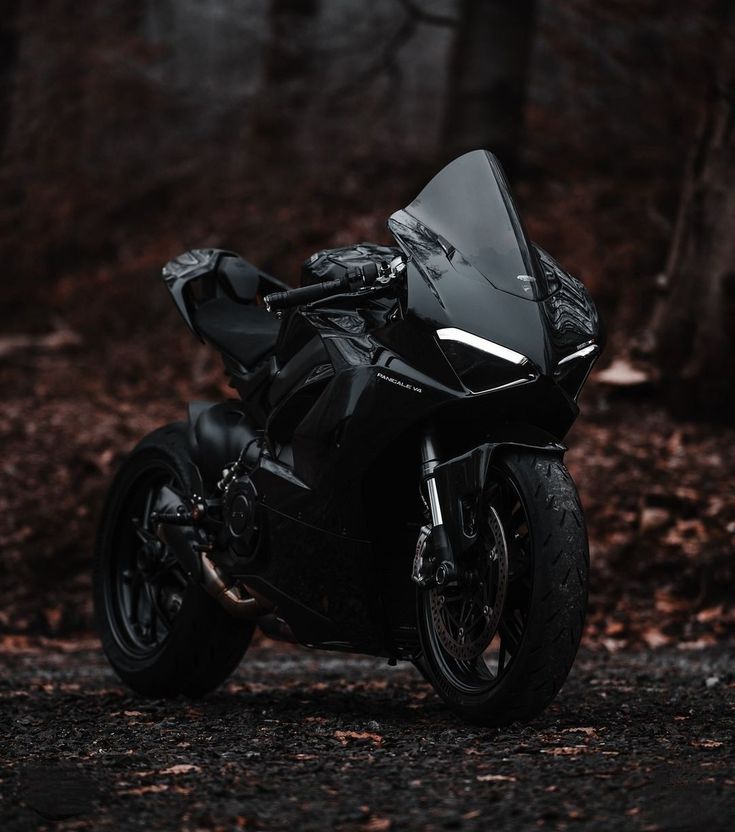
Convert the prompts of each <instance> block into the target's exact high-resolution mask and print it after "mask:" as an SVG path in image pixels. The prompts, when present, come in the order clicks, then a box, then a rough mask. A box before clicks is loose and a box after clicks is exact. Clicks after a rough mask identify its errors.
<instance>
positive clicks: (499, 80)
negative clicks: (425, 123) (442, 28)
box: [444, 0, 534, 176]
mask: <svg viewBox="0 0 735 832" xmlns="http://www.w3.org/2000/svg"><path fill="white" fill-rule="evenodd" d="M533 9H534V0H517V2H513V3H509V2H507V0H461V3H460V19H459V24H458V29H457V34H456V38H455V43H454V49H453V53H452V58H451V64H450V68H449V84H448V91H447V94H448V107H447V116H446V122H445V127H444V146H445V151H446V154H447V157H448V158H454V157H456V156H458V155H460V154H461V153H464V152H466V151H468V150H476V149H477V148H485V149H486V150H492V152H493V153H495V154H496V155H497V156H498V158H499V159H500V161H501V162H502V164H503V167H504V168H505V170H506V172H507V173H508V174H509V175H510V176H513V174H514V173H515V171H516V170H517V167H518V158H519V144H520V140H521V130H522V127H523V109H524V103H525V94H526V77H527V73H528V64H529V58H530V53H531V35H532V30H533Z"/></svg>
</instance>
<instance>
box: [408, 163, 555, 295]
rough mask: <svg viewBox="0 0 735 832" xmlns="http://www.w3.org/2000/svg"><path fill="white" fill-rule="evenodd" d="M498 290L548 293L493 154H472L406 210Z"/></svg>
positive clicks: (439, 176)
mask: <svg viewBox="0 0 735 832" xmlns="http://www.w3.org/2000/svg"><path fill="white" fill-rule="evenodd" d="M405 211H406V213H408V214H410V215H411V216H412V217H414V219H416V220H418V222H420V223H421V225H423V226H425V228H427V229H428V230H429V231H431V232H432V233H433V234H434V235H436V236H437V238H438V239H439V241H440V243H441V245H442V247H443V248H444V250H445V252H446V253H447V257H448V258H449V259H450V260H451V259H452V258H453V257H456V256H457V254H459V255H461V256H462V257H463V258H464V259H465V260H467V262H469V263H470V264H471V265H472V266H473V267H474V268H475V269H477V271H479V272H480V274H482V275H483V276H484V277H486V278H487V279H488V280H489V281H490V282H491V283H492V284H493V286H495V287H496V288H497V289H502V290H503V291H505V292H511V293H512V294H514V295H517V296H519V297H525V298H529V299H538V298H542V297H545V296H546V295H548V294H549V287H548V286H547V285H546V278H545V275H544V272H543V270H542V269H541V268H539V267H538V266H537V264H536V263H535V262H534V259H535V258H534V255H533V254H532V252H531V249H530V247H529V245H528V240H527V239H526V236H525V233H524V231H523V226H522V225H521V221H520V217H519V216H518V212H517V210H516V208H515V205H514V203H513V198H512V196H511V194H510V191H509V189H508V185H507V183H506V181H505V177H504V176H503V172H502V170H501V168H500V165H499V164H498V162H497V160H496V158H495V157H494V156H493V155H492V153H488V152H487V151H485V150H474V151H472V152H471V153H467V154H465V155H464V156H460V157H459V159H455V160H454V161H453V162H451V163H450V164H448V165H447V166H446V167H445V168H443V169H442V170H441V171H440V172H439V173H438V174H437V175H436V176H435V177H434V178H433V179H432V180H431V182H429V184H428V185H427V186H426V187H425V188H424V189H423V191H421V193H420V194H419V195H418V196H417V197H416V199H414V201H413V202H412V203H411V204H410V205H409V206H408V207H407V208H406V209H405Z"/></svg>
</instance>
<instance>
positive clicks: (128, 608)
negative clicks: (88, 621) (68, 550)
mask: <svg viewBox="0 0 735 832" xmlns="http://www.w3.org/2000/svg"><path fill="white" fill-rule="evenodd" d="M190 471H191V465H190V461H189V457H188V449H187V442H186V434H185V431H184V428H183V426H181V425H178V424H174V425H168V426H166V427H164V428H161V429H159V430H157V431H154V433H152V434H150V435H149V436H148V437H146V438H145V439H144V440H143V441H142V442H141V443H140V444H139V445H138V447H137V448H136V449H135V450H134V451H133V453H132V454H131V455H130V456H129V457H128V459H127V460H126V461H125V462H124V463H123V465H122V467H121V469H120V470H119V471H118V473H117V476H116V477H115V479H114V481H113V483H112V486H111V488H110V491H109V493H108V496H107V502H106V504H105V508H104V510H103V514H102V520H101V523H100V527H99V532H98V537H97V546H96V551H95V561H94V602H95V618H96V622H97V629H98V632H99V634H100V639H101V641H102V646H103V648H104V651H105V653H106V655H107V658H108V660H109V661H110V664H111V665H112V667H113V669H114V670H115V672H116V673H117V675H118V676H119V677H120V678H121V679H122V680H123V681H124V682H126V683H127V684H128V685H129V686H130V687H131V688H133V689H134V690H135V691H137V692H138V693H141V694H144V695H146V696H153V697H171V696H176V695H178V694H181V693H183V694H187V695H190V696H199V695H202V694H204V693H207V692H208V691H210V690H212V689H213V688H215V687H217V686H218V685H219V684H220V683H221V682H223V681H224V680H225V679H226V678H227V677H228V676H229V675H230V673H231V672H232V671H233V670H234V669H235V667H236V666H237V664H238V663H239V661H240V659H241V658H242V656H243V654H244V653H245V651H246V650H247V647H248V645H249V643H250V639H251V637H252V634H253V630H254V626H255V625H254V624H252V623H250V622H243V621H239V620H236V619H233V618H231V617H230V616H228V615H227V613H226V612H225V610H224V609H223V608H222V607H221V606H220V605H219V604H218V603H217V602H216V601H215V600H214V599H213V598H211V597H210V596H209V595H207V594H206V593H205V592H204V590H203V589H201V587H199V586H196V585H194V584H192V583H191V582H190V581H189V579H188V578H187V576H186V575H185V573H184V571H183V570H182V568H181V567H180V566H179V565H178V562H177V560H176V558H175V557H174V555H173V553H172V552H170V551H168V550H167V548H166V547H165V546H164V545H163V544H162V543H161V542H160V541H159V540H158V538H157V537H156V535H155V534H154V533H153V529H152V527H151V523H150V515H151V510H152V507H153V505H154V504H155V500H156V496H157V494H158V492H159V490H160V489H161V487H162V486H164V485H168V486H170V487H171V488H173V489H175V490H176V491H179V492H181V493H182V494H190V493H191V492H192V489H193V483H192V482H191V481H190Z"/></svg>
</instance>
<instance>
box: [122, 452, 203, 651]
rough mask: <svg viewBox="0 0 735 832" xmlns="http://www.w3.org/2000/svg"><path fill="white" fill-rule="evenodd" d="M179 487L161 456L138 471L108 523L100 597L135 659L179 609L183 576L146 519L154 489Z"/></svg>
mask: <svg viewBox="0 0 735 832" xmlns="http://www.w3.org/2000/svg"><path fill="white" fill-rule="evenodd" d="M164 485H168V486H170V487H172V488H174V489H176V490H179V489H180V483H179V479H178V477H177V475H176V473H175V472H174V471H173V469H171V468H170V467H169V466H167V465H166V464H165V463H163V462H162V461H156V462H154V463H151V464H150V465H149V466H147V467H146V468H144V469H143V470H141V471H138V472H137V474H136V476H135V478H134V480H133V482H132V483H131V484H130V485H129V486H128V489H127V492H126V495H125V497H124V499H123V500H122V501H121V503H120V508H119V510H118V512H117V515H116V516H115V518H114V520H113V524H112V534H111V535H110V538H109V540H110V544H109V546H110V548H109V560H108V564H107V570H106V578H107V580H106V582H105V598H106V604H107V615H108V619H109V622H110V626H111V630H112V633H113V636H114V638H115V641H116V642H117V644H118V646H119V647H120V648H121V649H122V650H123V651H124V652H125V653H127V654H128V655H130V656H132V657H135V658H138V659H140V658H147V657H149V656H152V655H154V654H155V653H157V652H158V651H160V649H161V648H162V647H163V645H164V643H165V642H166V639H167V638H168V635H169V633H170V631H171V627H172V625H173V622H174V619H175V618H176V616H177V615H178V613H179V610H180V608H181V605H182V602H183V597H184V593H185V591H186V587H187V579H186V576H185V574H184V571H183V570H182V568H181V567H180V566H179V564H178V562H177V560H176V558H175V557H174V555H173V554H172V553H171V552H170V551H169V550H168V549H167V548H166V547H165V546H164V545H163V543H161V541H160V540H159V539H158V537H157V536H156V534H155V531H154V529H153V527H152V524H151V512H152V511H153V507H154V505H155V501H156V497H157V495H158V493H159V491H160V489H161V488H162V487H163V486H164Z"/></svg>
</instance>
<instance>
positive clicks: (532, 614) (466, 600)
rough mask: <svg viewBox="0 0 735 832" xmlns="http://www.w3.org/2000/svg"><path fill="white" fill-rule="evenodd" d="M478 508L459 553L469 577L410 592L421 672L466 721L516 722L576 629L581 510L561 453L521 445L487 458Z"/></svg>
mask: <svg viewBox="0 0 735 832" xmlns="http://www.w3.org/2000/svg"><path fill="white" fill-rule="evenodd" d="M479 515H480V516H479V522H480V523H483V524H484V525H483V526H481V527H480V538H479V540H478V544H477V545H476V546H474V547H473V549H472V550H470V551H468V552H467V553H463V558H464V559H465V562H464V564H463V567H464V569H465V570H469V573H470V574H471V575H475V576H477V577H475V579H474V585H472V584H470V588H469V589H468V588H466V587H465V588H463V589H461V590H456V591H454V593H453V592H452V591H451V590H449V591H447V590H442V589H434V590H421V589H420V590H418V598H417V605H418V606H417V613H418V624H419V638H420V642H421V647H422V653H423V655H422V658H421V660H420V663H421V670H422V672H423V673H424V675H425V676H426V677H427V678H428V680H429V681H430V682H431V684H432V685H433V687H434V688H435V689H436V690H437V692H438V693H439V694H440V696H441V697H442V698H443V699H444V700H445V701H446V702H447V703H448V704H449V705H450V707H451V708H452V709H453V710H455V711H456V712H457V713H458V714H460V715H461V716H462V717H463V718H465V719H467V720H469V721H472V722H476V723H481V724H484V725H495V726H500V725H508V724H510V723H512V722H516V721H521V722H526V721H529V720H531V719H532V718H533V717H535V716H537V715H538V714H539V713H540V712H541V711H543V710H544V708H546V707H547V706H548V705H549V703H550V702H551V701H552V700H553V699H554V697H555V696H556V694H557V693H558V692H559V690H560V688H561V686H562V684H563V683H564V680H565V679H566V677H567V675H568V674H569V671H570V669H571V666H572V663H573V661H574V657H575V655H576V653H577V648H578V647H579V642H580V639H581V636H582V630H583V627H584V620H585V614H586V608H587V584H588V574H589V552H588V546H587V534H586V530H585V525H584V518H583V514H582V509H581V506H580V503H579V497H578V495H577V491H576V488H575V486H574V483H573V481H572V478H571V476H570V475H569V472H568V471H567V469H566V468H565V467H564V464H563V463H562V461H561V460H560V459H558V458H557V457H555V456H552V455H549V454H543V453H539V454H534V453H531V452H528V451H525V450H524V451H518V452H512V453H510V454H507V455H505V456H503V457H502V458H500V460H499V461H496V462H494V463H493V467H492V468H491V470H490V472H489V475H488V481H487V483H486V487H485V491H484V493H483V497H482V500H481V505H480V510H479ZM437 593H440V594H439V595H437Z"/></svg>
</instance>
